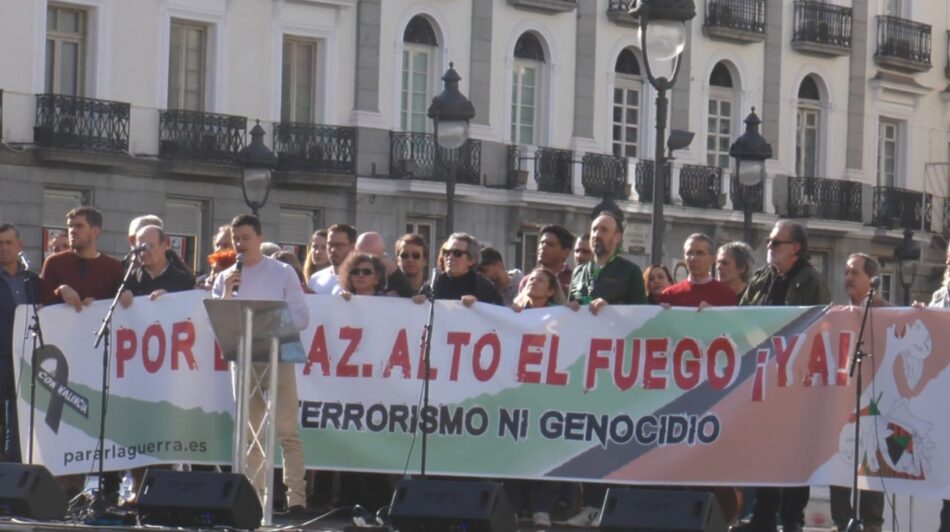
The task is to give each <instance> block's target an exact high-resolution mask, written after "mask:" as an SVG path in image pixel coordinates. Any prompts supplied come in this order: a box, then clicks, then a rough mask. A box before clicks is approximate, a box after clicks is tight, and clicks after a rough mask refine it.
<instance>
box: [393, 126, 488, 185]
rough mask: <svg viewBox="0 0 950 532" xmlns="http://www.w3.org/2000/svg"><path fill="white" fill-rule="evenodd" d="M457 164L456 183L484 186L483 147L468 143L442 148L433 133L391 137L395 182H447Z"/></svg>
mask: <svg viewBox="0 0 950 532" xmlns="http://www.w3.org/2000/svg"><path fill="white" fill-rule="evenodd" d="M454 161H457V162H458V170H457V171H456V173H455V182H456V183H463V184H467V185H478V184H480V183H481V171H482V143H481V141H478V140H472V139H469V140H467V141H465V144H463V145H462V147H461V148H458V149H456V150H447V149H445V148H440V147H439V146H438V144H436V141H435V135H433V134H432V133H413V132H403V131H391V132H390V133H389V174H390V175H391V176H392V177H394V178H402V179H423V180H428V181H445V180H446V178H447V176H448V175H449V171H450V168H449V167H448V164H447V163H448V162H454Z"/></svg>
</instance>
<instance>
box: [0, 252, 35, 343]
mask: <svg viewBox="0 0 950 532" xmlns="http://www.w3.org/2000/svg"><path fill="white" fill-rule="evenodd" d="M23 274H24V272H20V273H17V275H23ZM25 274H26V276H27V284H26V289H27V292H28V298H27V303H32V302H34V301H39V297H40V276H39V275H36V274H35V273H33V272H31V271H29V270H28V271H26V272H25ZM15 315H16V302H15V301H14V300H13V293H12V292H10V287H9V286H7V283H6V282H4V281H3V280H0V358H9V357H11V356H12V353H13V318H14V317H15Z"/></svg>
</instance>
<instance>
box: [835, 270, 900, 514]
mask: <svg viewBox="0 0 950 532" xmlns="http://www.w3.org/2000/svg"><path fill="white" fill-rule="evenodd" d="M880 272H881V265H880V264H879V263H878V262H877V259H875V258H874V257H872V256H870V255H868V254H866V253H852V254H851V255H850V256H849V257H848V262H846V263H845V268H844V292H845V294H847V296H848V304H849V305H853V306H855V307H859V308H862V309H863V308H864V305H865V304H866V303H867V299H868V291H869V290H870V289H871V278H873V277H874V276H875V275H878V274H879V273H880ZM871 306H872V307H889V306H891V305H890V303H888V302H887V301H885V300H884V299H882V298H881V296H879V295H877V294H876V293H875V294H874V297H873V298H872V299H871ZM829 489H830V491H831V519H832V521H834V522H835V529H836V530H837V531H838V532H844V531H845V530H847V529H848V522H849V521H850V520H851V489H850V488H843V487H841V486H831V487H830V488H829ZM858 500H859V501H860V503H859V506H860V511H861V523H862V524H863V525H864V530H865V532H881V529H882V527H883V526H884V493H882V492H880V491H871V490H861V496H860V498H859V499H858Z"/></svg>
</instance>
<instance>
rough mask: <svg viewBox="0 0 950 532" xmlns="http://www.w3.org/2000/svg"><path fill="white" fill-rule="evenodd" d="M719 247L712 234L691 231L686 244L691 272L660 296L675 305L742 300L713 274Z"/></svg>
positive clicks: (688, 267)
mask: <svg viewBox="0 0 950 532" xmlns="http://www.w3.org/2000/svg"><path fill="white" fill-rule="evenodd" d="M715 251H716V250H715V246H714V244H713V241H712V239H711V238H709V237H708V236H706V235H704V234H702V233H693V234H691V235H689V237H688V238H687V239H686V243H685V244H684V245H683V253H684V254H685V255H686V269H687V270H689V275H688V276H687V278H686V280H684V281H680V282H678V283H676V284H674V285H673V286H670V287H668V288H667V289H666V290H664V291H663V293H662V294H660V297H659V298H658V299H659V301H660V303H661V304H666V305H669V306H671V307H698V306H700V305H701V304H703V303H705V304H706V305H710V306H714V307H720V306H731V305H736V304H738V301H737V299H736V293H735V292H733V291H732V289H730V288H729V287H728V286H726V285H724V284H722V283H720V282H719V281H717V280H716V279H715V278H713V275H712V267H713V264H714V263H715V262H716V253H715Z"/></svg>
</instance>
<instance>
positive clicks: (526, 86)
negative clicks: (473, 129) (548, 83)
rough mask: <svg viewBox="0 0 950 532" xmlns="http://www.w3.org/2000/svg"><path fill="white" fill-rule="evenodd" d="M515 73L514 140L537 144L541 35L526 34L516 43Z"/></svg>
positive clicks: (541, 53) (513, 92)
mask: <svg viewBox="0 0 950 532" xmlns="http://www.w3.org/2000/svg"><path fill="white" fill-rule="evenodd" d="M514 56H515V57H514V59H515V60H514V72H513V75H512V78H511V80H512V87H511V141H512V142H514V143H516V144H537V143H538V141H539V135H538V127H539V126H540V116H539V113H538V109H539V108H540V104H541V96H542V94H543V92H542V90H541V85H542V80H543V74H544V72H543V69H544V63H545V57H544V47H543V46H542V45H541V41H539V40H538V36H537V35H535V34H534V33H532V32H525V33H524V34H522V35H521V37H519V38H518V42H517V43H515V51H514Z"/></svg>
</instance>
